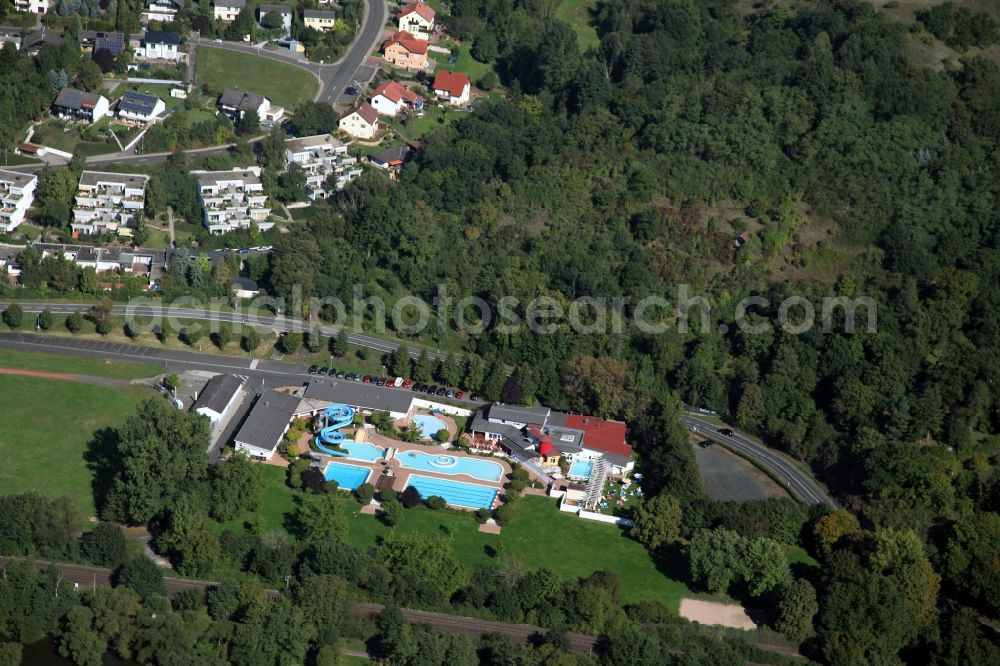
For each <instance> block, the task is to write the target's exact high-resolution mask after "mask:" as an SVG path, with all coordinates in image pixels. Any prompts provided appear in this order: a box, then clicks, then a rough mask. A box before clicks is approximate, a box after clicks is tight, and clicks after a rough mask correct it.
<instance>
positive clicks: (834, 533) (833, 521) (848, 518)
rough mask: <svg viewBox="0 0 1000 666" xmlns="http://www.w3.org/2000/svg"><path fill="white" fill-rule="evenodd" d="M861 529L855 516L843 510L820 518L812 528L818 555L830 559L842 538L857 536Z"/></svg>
mask: <svg viewBox="0 0 1000 666" xmlns="http://www.w3.org/2000/svg"><path fill="white" fill-rule="evenodd" d="M860 529H861V526H860V525H859V524H858V519H857V518H855V517H854V514H852V513H850V512H848V511H845V510H843V509H839V510H837V511H834V512H832V513H828V514H825V515H822V516H820V517H819V518H817V519H816V522H815V523H813V527H812V534H813V543H814V544H815V546H816V554H817V555H819V556H820V557H828V556H829V555H830V553H831V551H832V550H833V547H834V546H835V545H836V544H837V542H838V541H839V540H840V539H841V538H842V537H845V536H847V535H850V534H856V533H857V532H858V531H859V530H860Z"/></svg>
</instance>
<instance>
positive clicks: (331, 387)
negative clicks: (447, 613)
mask: <svg viewBox="0 0 1000 666" xmlns="http://www.w3.org/2000/svg"><path fill="white" fill-rule="evenodd" d="M303 398H304V399H305V400H308V401H311V402H313V403H315V404H317V405H320V406H322V407H325V406H326V405H328V404H333V403H338V404H342V405H347V406H349V407H353V408H354V409H356V410H359V411H361V412H363V413H368V414H371V413H374V412H388V413H389V415H390V416H392V418H394V419H401V418H404V417H405V416H406V415H407V414H409V413H410V409H411V408H412V407H413V400H414V394H413V392H412V391H403V390H400V389H397V388H387V387H382V386H376V385H374V384H365V383H362V382H354V381H348V380H343V379H314V380H312V381H310V382H309V385H308V386H306V390H305V393H304V394H303ZM317 409H319V407H317Z"/></svg>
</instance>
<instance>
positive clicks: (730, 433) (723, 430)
mask: <svg viewBox="0 0 1000 666" xmlns="http://www.w3.org/2000/svg"><path fill="white" fill-rule="evenodd" d="M718 432H719V434H720V435H725V436H726V437H732V436H733V435H735V434H736V433H735V432H733V429H732V428H719V431H718Z"/></svg>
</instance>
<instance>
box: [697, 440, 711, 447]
mask: <svg viewBox="0 0 1000 666" xmlns="http://www.w3.org/2000/svg"><path fill="white" fill-rule="evenodd" d="M712 444H715V442H713V441H712V440H710V439H703V440H701V441H700V442H698V446H700V447H701V448H703V449H707V448H708V447H710V446H712Z"/></svg>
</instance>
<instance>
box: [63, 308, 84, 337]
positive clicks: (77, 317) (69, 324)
mask: <svg viewBox="0 0 1000 666" xmlns="http://www.w3.org/2000/svg"><path fill="white" fill-rule="evenodd" d="M81 328H83V315H82V314H80V313H79V312H73V313H72V314H70V316H68V317H66V330H67V331H69V332H70V333H79V332H80V329H81Z"/></svg>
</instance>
